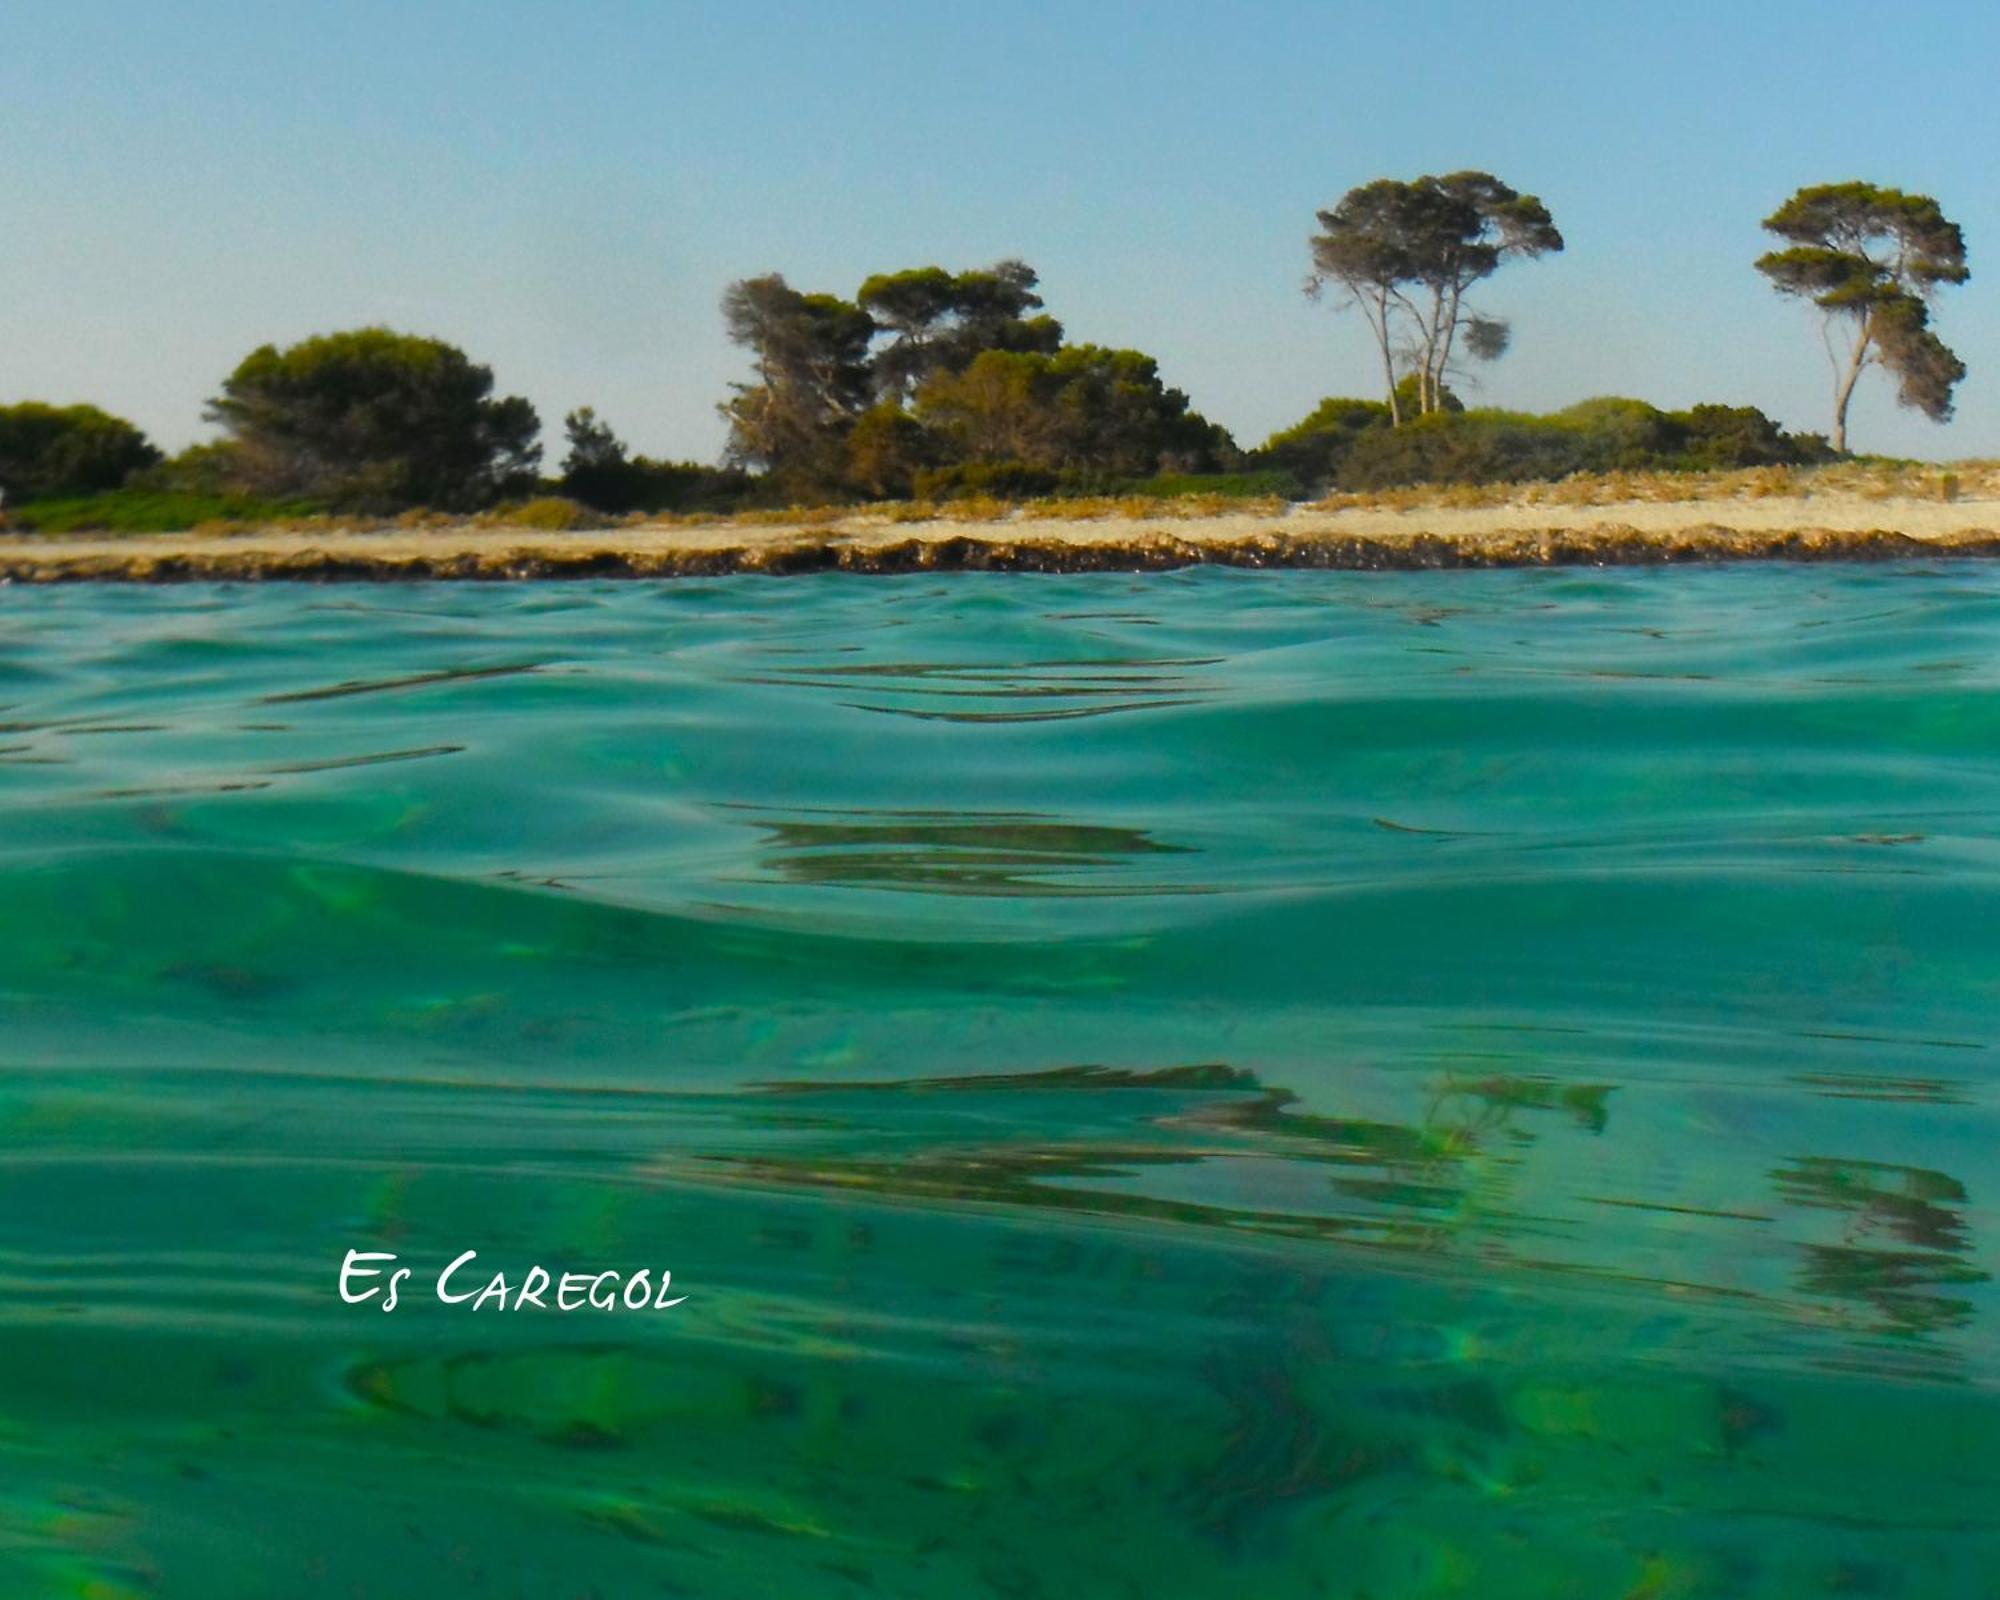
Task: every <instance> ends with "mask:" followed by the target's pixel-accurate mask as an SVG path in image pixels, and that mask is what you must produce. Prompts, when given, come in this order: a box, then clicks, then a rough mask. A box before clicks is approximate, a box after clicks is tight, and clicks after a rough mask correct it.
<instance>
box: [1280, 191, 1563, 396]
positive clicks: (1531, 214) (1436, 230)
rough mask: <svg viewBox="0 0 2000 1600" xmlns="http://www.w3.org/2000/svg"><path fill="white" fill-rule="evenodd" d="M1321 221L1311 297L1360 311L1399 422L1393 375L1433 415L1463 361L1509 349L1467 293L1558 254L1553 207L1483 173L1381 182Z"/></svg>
mask: <svg viewBox="0 0 2000 1600" xmlns="http://www.w3.org/2000/svg"><path fill="white" fill-rule="evenodd" d="M1318 216H1319V224H1320V230H1321V231H1320V232H1319V233H1317V234H1315V235H1313V237H1312V239H1311V241H1310V245H1311V250H1312V262H1313V270H1312V274H1311V276H1310V277H1308V279H1307V280H1306V290H1307V293H1308V294H1312V295H1319V294H1323V293H1325V292H1326V291H1327V289H1328V288H1329V287H1331V288H1333V289H1335V290H1337V291H1338V293H1339V295H1340V296H1341V297H1342V299H1343V300H1344V301H1345V302H1346V303H1349V304H1352V305H1354V306H1357V307H1358V308H1359V309H1360V310H1361V312H1362V315H1363V316H1364V317H1365V318H1366V319H1367V321H1368V325H1369V329H1370V331H1371V332H1372V333H1373V334H1374V335H1375V343H1376V347H1377V349H1378V350H1379V351H1380V353H1381V358H1382V376H1383V383H1384V387H1385V390H1386V392H1387V396H1388V403H1389V409H1390V417H1391V421H1392V422H1395V423H1400V422H1401V421H1402V420H1403V415H1404V410H1405V408H1404V405H1403V402H1402V397H1401V396H1400V395H1399V394H1398V393H1397V387H1398V383H1399V381H1400V380H1399V377H1398V370H1399V367H1400V369H1401V370H1402V371H1403V372H1405V373H1407V374H1408V375H1409V376H1411V377H1414V378H1415V379H1416V401H1417V410H1418V411H1419V413H1421V414H1425V415H1428V414H1430V413H1432V412H1436V411H1438V410H1440V409H1442V408H1443V395H1444V392H1445V386H1446V379H1447V377H1448V376H1449V375H1450V373H1451V372H1452V371H1453V370H1454V361H1455V359H1456V357H1457V356H1458V355H1459V354H1460V353H1461V352H1463V353H1464V354H1465V355H1468V356H1471V357H1472V358H1473V359H1474V360H1479V361H1492V360H1496V359H1498V358H1499V357H1500V356H1501V355H1502V354H1504V353H1505V352H1506V350H1507V347H1508V343H1509V340H1510V330H1509V328H1508V326H1507V324H1506V323H1504V322H1502V321H1500V320H1498V319H1497V318H1493V317H1487V316H1482V315H1480V314H1479V313H1478V312H1477V311H1475V310H1474V309H1473V307H1472V305H1471V304H1470V302H1469V301H1468V299H1467V295H1468V294H1469V293H1470V291H1471V290H1472V289H1473V287H1474V286H1475V285H1476V284H1478V283H1480V282H1481V281H1482V280H1484V279H1486V278H1489V277H1491V276H1492V275H1493V274H1494V273H1495V272H1497V271H1498V270H1499V269H1500V267H1501V266H1502V265H1504V264H1505V263H1506V262H1507V261H1509V260H1511V259H1514V258H1515V257H1526V258H1530V259H1532V258H1534V257H1537V256H1542V255H1547V254H1550V253H1552V252H1554V251H1558V250H1561V249H1562V248H1563V237H1562V234H1561V233H1560V232H1558V231H1557V229H1556V225H1555V221H1554V219H1553V218H1552V217H1551V216H1550V215H1549V209H1548V207H1547V206H1545V205H1543V204H1542V202H1541V201H1540V200H1538V199H1536V198H1535V196H1533V195H1529V194H1522V193H1520V192H1519V191H1518V190H1516V189H1514V188H1512V187H1510V186H1509V185H1507V184H1505V183H1502V182H1501V181H1500V180H1499V179H1498V178H1496V177H1494V176H1493V174H1492V173H1490V172H1470V171H1468V172H1453V173H1448V174H1446V175H1444V176H1442V177H1433V176H1425V177H1421V178H1417V179H1414V180H1411V181H1408V182H1405V181H1403V180H1400V179H1395V178H1378V179H1376V180H1375V181H1374V182H1373V183H1366V184H1362V185H1361V186H1360V187H1358V188H1354V189H1350V190H1348V192H1347V193H1346V194H1345V195H1344V196H1342V197H1341V200H1340V203H1339V204H1338V205H1336V206H1335V207H1334V208H1333V209H1332V210H1330V211H1322V212H1320V213H1318Z"/></svg>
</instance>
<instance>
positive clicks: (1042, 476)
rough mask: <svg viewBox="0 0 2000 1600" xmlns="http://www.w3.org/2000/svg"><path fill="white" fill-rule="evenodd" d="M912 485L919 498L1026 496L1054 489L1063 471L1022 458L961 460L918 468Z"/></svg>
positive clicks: (1000, 498)
mask: <svg viewBox="0 0 2000 1600" xmlns="http://www.w3.org/2000/svg"><path fill="white" fill-rule="evenodd" d="M913 486H914V488H915V490H916V497H917V498H918V499H919V500H965V499H972V498H978V499H999V500H1028V499H1033V498H1034V497H1036V496H1038V495H1048V494H1055V493H1057V492H1058V491H1059V490H1061V489H1062V488H1063V475H1062V474H1061V473H1060V472H1056V471H1054V470H1053V469H1051V468H1048V467H1032V466H1029V465H1028V464H1027V463H1026V462H1025V461H964V462H960V463H959V464H958V465H957V466H951V467H934V468H932V469H930V470H929V471H925V472H919V473H918V474H917V475H916V477H915V480H914V485H913Z"/></svg>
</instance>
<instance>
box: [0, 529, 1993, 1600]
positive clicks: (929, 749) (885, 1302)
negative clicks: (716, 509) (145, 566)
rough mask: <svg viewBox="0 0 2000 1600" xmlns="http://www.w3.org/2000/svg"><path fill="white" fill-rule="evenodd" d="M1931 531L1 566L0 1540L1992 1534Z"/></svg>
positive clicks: (1478, 1586)
mask: <svg viewBox="0 0 2000 1600" xmlns="http://www.w3.org/2000/svg"><path fill="white" fill-rule="evenodd" d="M1996 598H2000V577H1996V576H1994V575H1993V574H1992V573H1991V572H1990V570H1989V569H1986V568H1983V567H1976V566H1967V567H1963V568H1960V569H1958V570H1955V571H1952V572H1949V573H1940V574H1929V573H1919V572H1916V571H1901V572H1898V571H1887V570H1881V569H1867V570H1860V569H1855V570H1842V569H1836V568H1813V569H1783V568H1771V569H1765V570H1758V571H1750V570H1737V571H1726V572H1725V571H1715V572H1707V571H1676V572H1629V573H1628V572H1619V573H1609V574H1595V573H1563V572H1546V573H1537V572H1519V573H1461V574H1437V575H1430V576H1424V575H1398V576H1379V577H1378V576H1367V575H1339V574H1308V573H1289V574H1262V575H1260V574H1249V573H1221V572H1190V573H1183V574H1174V575H1154V576H1150V577H1146V578H1144V579H1128V578H1123V577H1118V576H1110V575H1100V576H1094V577H1085V578H1053V577H1051V578H1042V577H1025V576H1013V577H981V576H977V575H965V576H959V577H951V578H937V577H912V578H909V579H896V580H857V579H853V578H847V577H842V576H839V575H827V576H824V577H815V578H797V579H789V580H786V581H785V582H783V583H772V582H769V581H766V580H761V579H743V580H726V581H718V582H713V583H709V582H700V583H684V584H674V585H664V586H649V585H641V584H628V585H594V584H569V585H547V586H538V585H521V586H494V587H490V588H487V587H479V586H466V587H452V586H438V587H431V588H425V587H410V588H400V589H355V590H353V591H339V590H334V591H329V590H306V589H291V588H287V587H285V586H279V585H273V586H269V587H264V588H227V587H224V588H214V587H203V586H192V587H188V588H181V589H172V590H159V591H150V592H149V591H144V590H136V589H102V590H94V589H90V588H78V589H73V590H67V591H60V592H36V593H28V592H26V591H22V592H0V685H4V697H5V700H6V703H5V705H4V706H0V717H4V718H5V719H6V720H5V723H4V725H0V735H4V738H0V766H4V769H5V772H6V779H5V782H4V783H0V1596H8V1597H11V1596H13V1595H17V1594H18V1595H22V1596H26V1597H36V1600H39V1597H41V1596H45V1595H46V1596H93V1597H105V1600H131V1597H138V1596H165V1597H170V1600H171V1597H183V1596H185V1597H190V1600H197V1597H198V1600H216V1597H225V1600H227V1597H238V1596H240V1597H244V1600H250V1597H263V1596H268V1595H273V1594H284V1595H302V1596H306V1595H316V1594H325V1595H343V1596H347V1595H357V1594H358V1595H368V1596H402V1595H425V1596H435V1595H444V1594H461V1593H463V1594H481V1593H493V1594H500V1595H516V1594H518V1595H523V1596H529V1595H532V1596H537V1597H539V1596H543V1595H559V1594H561V1595H566V1594H595V1595H599V1596H605V1597H611V1596H624V1595H628V1594H633V1595H636V1594H669V1595H672V1594H682V1595H699V1596H703V1597H713V1596H722V1597H732V1596H742V1597H744V1600H750V1597H759V1600H761V1597H765V1596H770V1595H774V1594H782V1595H788V1596H802V1597H811V1596H848V1597H861V1596H869V1595H884V1594H888V1595H908V1596H929V1595H937V1596H961V1595H998V1596H1010V1597H1022V1600H1036V1597H1048V1600H1055V1597H1059V1596H1069V1595H1110V1596H1142V1595H1143V1596H1148V1597H1152V1596H1166V1595H1189V1596H1197V1595H1215V1594H1235V1593H1239V1592H1245V1593H1247V1592H1255V1593H1258V1594H1260V1595H1266V1596H1272V1597H1280V1596H1291V1595H1298V1596H1335V1597H1340V1600H1364V1597H1366V1600H1401V1597H1432V1596H1439V1597H1441V1596H1468V1597H1471V1596H1477V1597H1479V1600H1493V1597H1515V1596H1519V1597H1527V1596H1536V1597H1543V1596H1569V1595H1580V1596H1581V1595H1588V1596H1597V1595H1604V1596H1612V1597H1623V1600H1642V1597H1643V1600H1673V1597H1685V1596H1697V1595H1699V1596H1710V1595H1712V1596H1718V1597H1728V1600H1738V1597H1756V1596H1772V1597H1793V1596H1802V1595H1876V1596H1901V1597H1910V1600H1915V1597H1919V1596H1922V1597H1930V1596H1960V1595H1966V1596H1977V1595H1989V1594H1991V1593H1993V1588H1992V1574H1993V1572H1994V1571H1995V1570H2000V1528H1996V1517H1995V1512H1994V1502H1993V1495H1992V1485H1993V1482H1994V1481H1995V1474H1996V1472H2000V1394H1997V1393H1996V1390H1997V1389H2000V1316H1996V1311H2000V1304H1997V1303H1996V1302H2000V1289H1996V1286H1995V1278H1994V1273H1995V1270H1996V1269H1995V1256H1996V1245H1995V1239H1996V1217H1995V1212H1994V1206H1995V1194H1994V1168H1993V1155H1992V1152H1993V1150H1994V1148H1995V1144H1996V1134H2000V1127H1996V1121H1995V1105H1994V1098H1995V1087H1994V1086H1995V1075H1994V1070H1993V1066H1992V1061H1993V1059H1994V1058H1993V1056H1992V1053H1991V1046H1992V1044H1993V1042H1994V1035H1995V1030H1994V1026H1993V1024H1994V1017H1995V1007H1996V1003H2000V988H1996V985H1995V978H1994V974H1995V973H1996V972H2000V920H1996V919H1995V918H1994V917H1993V915H1992V905H1993V897H1994V890H1995V885H1996V882H2000V876H1996V874H2000V837H1996V832H1995V821H1994V819H1995V818H1996V817H2000V763H1996V760H1995V757H1994V752H1995V751H1996V750H2000V648H1996V646H2000V608H1996V605H1995V601H1996ZM269 705H282V706H284V707H285V708H286V709H285V713H284V715H285V717H286V719H287V720H285V721H283V722H272V721H269V720H266V718H267V717H268V716H269V715H270V713H268V712H263V711H259V710H258V709H257V708H258V707H260V706H269ZM1110 712H1116V713H1118V714H1117V715H1107V714H1106V713H1110ZM882 713H887V714H882ZM350 1248H360V1249H378V1250H387V1251H394V1252H396V1253H397V1254H398V1255H399V1257H400V1258H401V1259H402V1260H403V1261H405V1262H406V1263H408V1264H409V1265H410V1266H411V1267H412V1269H413V1272H414V1274H415V1276H414V1277H413V1278H412V1280H411V1282H410V1284H409V1285H408V1286H407V1288H406V1291H405V1298H404V1300H403V1302H402V1304H401V1306H400V1307H399V1309H398V1310H397V1311H396V1312H395V1313H394V1314H393V1315H383V1314H381V1313H380V1312H379V1311H377V1310H375V1309H373V1308H372V1307H368V1306H362V1307H349V1306H344V1305H342V1304H341V1303H340V1302H339V1300H338V1297H337V1295H336V1294H335V1288H334V1285H335V1274H336V1271H337V1268H338V1265H339V1262H340V1260H341V1258H342V1256H343V1254H344V1252H345V1251H346V1250H348V1249H350ZM466 1249H476V1250H478V1251H479V1253H480V1254H479V1260H480V1263H481V1266H482V1269H484V1268H485V1267H487V1266H488V1265H490V1267H491V1269H492V1270H494V1271H504V1272H505V1273H506V1274H507V1275H508V1276H509V1277H510V1279H518V1278H519V1277H520V1276H521V1275H522V1274H523V1273H525V1272H526V1271H527V1269H528V1268H529V1267H530V1266H532V1265H534V1264H543V1265H545V1266H547V1267H549V1268H551V1269H554V1270H578V1271H589V1270H596V1269H599V1268H603V1267H615V1268H622V1269H626V1270H631V1269H634V1268H637V1267H641V1266H644V1267H648V1268H653V1269H670V1270H671V1271H672V1273H673V1281H674V1285H675V1287H676V1290H677V1291H679V1290H684V1291H685V1292H686V1293H687V1294H688V1296H689V1299H688V1301H687V1302H686V1304H685V1305H683V1306H681V1307H679V1308H677V1309H676V1310H674V1311H672V1312H670V1313H663V1314H660V1315H659V1316H651V1315H633V1316H626V1315H622V1314H620V1315H613V1316H609V1317H604V1316H597V1315H592V1314H578V1315H559V1314H554V1313H551V1314H547V1315H538V1314H535V1313H533V1312H532V1311H530V1312H522V1313H518V1314H517V1313H510V1312H501V1311H495V1310H486V1311H480V1312H477V1313H474V1312H472V1311H470V1310H469V1309H467V1308H464V1307H456V1308H454V1307H446V1306H444V1305H442V1304H440V1303H439V1302H438V1301H437V1299H436V1297H435V1295H434V1293H432V1292H431V1291H430V1288H429V1284H430V1281H431V1280H432V1279H434V1277H435V1274H436V1273H437V1271H438V1270H439V1269H441V1268H442V1267H443V1266H444V1264H445V1263H446V1262H448V1261H450V1260H451V1259H452V1258H453V1257H454V1256H456V1255H458V1254H459V1253H460V1252H462V1251H464V1250H466Z"/></svg>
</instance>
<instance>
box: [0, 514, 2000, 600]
mask: <svg viewBox="0 0 2000 1600" xmlns="http://www.w3.org/2000/svg"><path fill="white" fill-rule="evenodd" d="M1925 555H1966V556H1972V555H1977V556H1991V555H2000V497H1988V496H1985V495H1982V496H1980V497H1977V498H1957V499H1951V500H1941V499H1915V498H1896V497H1888V498H1883V497H1873V496H1868V495H1864V494H1858V493H1844V494H1843V493H1814V494H1792V495H1767V496H1764V497H1761V498H1743V499H1730V498H1702V499H1687V500H1658V499H1626V500H1610V501H1604V502H1600V503H1562V502H1560V501H1558V500H1556V499H1554V498H1553V497H1549V496H1547V495H1538V494H1535V493H1532V492H1529V493H1522V494H1519V495H1516V496H1515V497H1514V498H1513V499H1511V500H1509V501H1507V502H1504V503H1499V504H1486V505H1449V504H1429V505H1426V504H1415V505H1405V506H1392V505H1386V504H1364V505H1343V506H1338V507H1327V506H1311V507H1303V506H1302V507H1284V508H1276V509H1267V508H1259V509H1256V510H1245V511H1224V512H1220V513H1217V514H1213V515H1202V516H1188V515H1185V514H1182V515H1174V514H1171V512H1168V511H1163V512H1162V514H1159V515H1141V516H1133V515H1123V514H1109V515H1103V516H1077V515H1070V516H1050V515H1046V514H1041V515H1037V514H1034V512H1033V511H1032V510H1030V511H1026V512H1024V511H1018V510H1017V511H1009V512H1003V513H999V514H991V515H985V516H981V517H979V518H971V517H963V516H946V515H942V514H941V515H938V516H935V517H932V518H928V519H925V520H911V519H910V518H909V517H908V515H907V513H905V514H903V515H890V514H888V513H885V512H884V511H882V510H881V509H879V508H866V509H863V510H860V511H856V512H852V513H845V514H843V513H840V512H837V511H833V512H828V513H826V514H824V515H823V516H814V515H810V514H805V515H796V514H795V515H791V516H787V517H785V518H783V519H774V520H771V521H764V522H759V521H756V520H754V519H747V518H733V519H717V520H714V521H693V520H685V519H683V520H668V521H660V522H645V523H638V524H631V523H627V524H621V525H618V526H614V527H609V528H579V529H572V530H563V531H544V530H540V529H530V528H522V527H515V526H506V525H496V524H491V523H485V522H465V523H459V524H451V525H447V526H442V527H440V526H425V527H421V528H406V527H395V526H390V527H384V528H364V529H343V528H339V527H334V526H310V525H309V526H303V527H301V526H287V527H276V528H269V529H248V530H237V529H228V530H223V531H214V532H210V531H204V530H196V531H195V532H192V533H180V534H140V535H120V534H34V533H7V534H0V580H4V581H13V582H22V583H46V582H64V581H83V580H104V581H131V582H166V581H177V580H197V579H294V580H335V579H354V580H371V579H373V580H395V579H439V578H464V579H506V578H553V577H674V576H712V575H717V574H724V573H731V572H758V573H769V574H774V575H775V574H783V573H793V572H811V571H824V570H829V569H841V570H848V571H855V572H905V571H928V570H960V569H962V570H1007V571H1048V572H1066V571H1103V570H1153V569H1165V568H1173V567H1182V566H1193V565H1201V564H1214V565H1226V566H1245V567H1320V568H1353V569H1357V570H1372V569H1393V568H1428V567H1457V566H1471V567H1477V566H1533V565H1635V564H1649V563H1669V562H1687V561H1731V560H1759V559H1763V560H1881V559H1895V558H1904V557H1909V556H1925Z"/></svg>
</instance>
